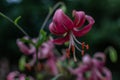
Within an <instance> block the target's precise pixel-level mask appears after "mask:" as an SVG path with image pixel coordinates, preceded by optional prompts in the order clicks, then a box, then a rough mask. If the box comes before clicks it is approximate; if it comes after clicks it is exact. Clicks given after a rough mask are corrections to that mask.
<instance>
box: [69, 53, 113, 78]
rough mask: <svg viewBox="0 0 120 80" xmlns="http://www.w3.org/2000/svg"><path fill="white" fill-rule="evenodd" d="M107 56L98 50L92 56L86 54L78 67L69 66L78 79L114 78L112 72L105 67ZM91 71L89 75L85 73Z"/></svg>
mask: <svg viewBox="0 0 120 80" xmlns="http://www.w3.org/2000/svg"><path fill="white" fill-rule="evenodd" d="M105 61H106V56H105V55H104V53H101V52H98V53H96V54H95V55H94V57H93V58H91V57H90V56H89V55H85V56H84V57H83V59H82V63H81V64H80V65H79V67H77V68H76V69H72V68H69V70H70V72H71V73H72V74H74V75H76V76H77V78H76V80H112V74H111V72H110V71H109V70H108V69H107V68H106V67H105ZM87 72H90V73H89V74H90V75H89V76H88V77H85V74H86V73H87Z"/></svg>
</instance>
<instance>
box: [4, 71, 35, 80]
mask: <svg viewBox="0 0 120 80" xmlns="http://www.w3.org/2000/svg"><path fill="white" fill-rule="evenodd" d="M28 78H29V80H34V79H33V78H32V77H31V76H29V77H28ZM6 79H7V80H26V75H25V74H20V73H19V72H18V71H13V72H10V73H9V74H8V76H7V78H6Z"/></svg>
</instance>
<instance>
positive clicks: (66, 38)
mask: <svg viewBox="0 0 120 80" xmlns="http://www.w3.org/2000/svg"><path fill="white" fill-rule="evenodd" d="M68 40H69V34H67V35H66V36H65V37H63V38H57V39H54V40H53V43H55V44H58V45H61V44H63V43H65V42H66V41H68Z"/></svg>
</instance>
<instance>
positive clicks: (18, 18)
mask: <svg viewBox="0 0 120 80" xmlns="http://www.w3.org/2000/svg"><path fill="white" fill-rule="evenodd" d="M20 19H21V16H18V17H17V18H16V19H15V20H14V23H15V24H17V23H18V21H19V20H20Z"/></svg>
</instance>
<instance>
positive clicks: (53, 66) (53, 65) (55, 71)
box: [47, 59, 58, 75]
mask: <svg viewBox="0 0 120 80" xmlns="http://www.w3.org/2000/svg"><path fill="white" fill-rule="evenodd" d="M47 64H48V66H49V67H50V72H52V73H53V75H57V74H58V69H57V67H56V62H55V60H53V59H49V60H48V61H47Z"/></svg>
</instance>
